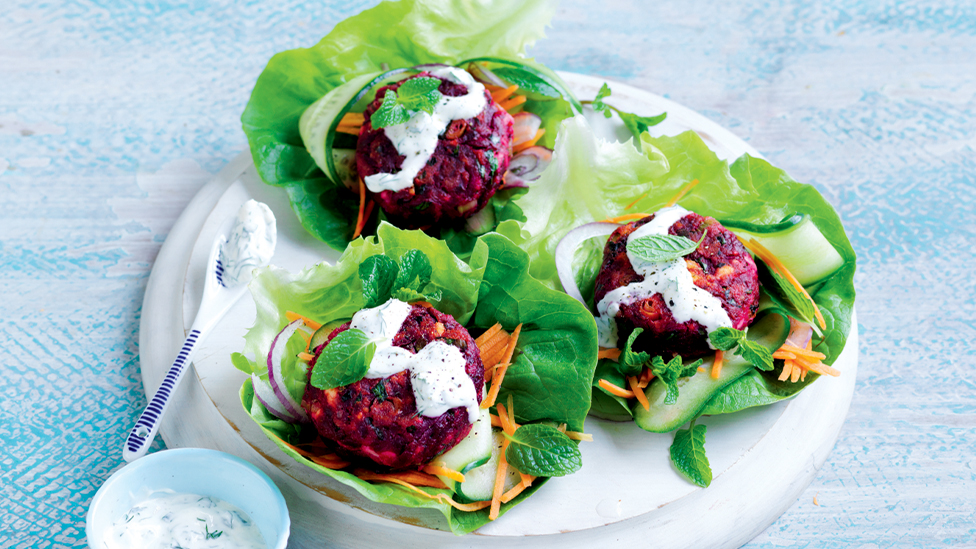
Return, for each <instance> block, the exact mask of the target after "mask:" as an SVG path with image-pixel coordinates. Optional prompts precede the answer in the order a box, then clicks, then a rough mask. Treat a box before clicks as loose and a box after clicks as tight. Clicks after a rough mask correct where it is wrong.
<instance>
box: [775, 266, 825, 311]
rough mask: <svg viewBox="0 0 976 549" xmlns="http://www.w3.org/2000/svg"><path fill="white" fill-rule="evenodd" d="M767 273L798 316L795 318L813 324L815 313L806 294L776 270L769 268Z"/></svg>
mask: <svg viewBox="0 0 976 549" xmlns="http://www.w3.org/2000/svg"><path fill="white" fill-rule="evenodd" d="M769 274H770V275H772V277H773V280H775V281H776V286H777V287H778V288H779V291H780V292H781V293H782V295H783V297H785V298H786V300H787V301H788V302H789V306H790V307H792V308H793V309H794V312H796V313H797V315H798V316H799V318H798V319H797V320H802V321H804V322H806V323H807V324H813V323H814V322H813V317H814V315H815V314H816V313H814V311H813V303H811V302H810V300H809V299H807V296H805V295H803V294H802V293H800V291H799V290H797V289H796V288H795V287H794V286H793V285H792V284H790V281H789V280H786V278H785V277H783V276H782V275H780V274H779V273H777V272H776V271H774V270H772V269H769Z"/></svg>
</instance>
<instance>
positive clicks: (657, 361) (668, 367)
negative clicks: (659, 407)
mask: <svg viewBox="0 0 976 549" xmlns="http://www.w3.org/2000/svg"><path fill="white" fill-rule="evenodd" d="M701 364H702V360H701V359H700V358H699V359H698V360H696V361H694V362H692V363H690V364H688V365H685V364H684V363H683V362H682V360H681V357H680V356H677V355H676V356H675V357H674V358H672V359H671V360H670V361H668V362H664V359H663V358H661V357H660V356H656V357H654V358H653V359H651V372H653V373H654V376H655V377H657V378H658V379H660V380H661V381H662V382H663V383H664V384H665V385H667V387H668V393H667V394H666V395H665V396H664V403H665V404H674V403H676V402H678V380H679V379H681V378H683V377H688V376H691V375H694V374H695V373H696V372H697V371H698V367H699V366H701Z"/></svg>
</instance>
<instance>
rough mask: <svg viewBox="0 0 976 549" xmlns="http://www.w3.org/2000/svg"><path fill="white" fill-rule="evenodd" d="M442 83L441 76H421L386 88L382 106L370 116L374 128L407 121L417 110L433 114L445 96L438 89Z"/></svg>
mask: <svg viewBox="0 0 976 549" xmlns="http://www.w3.org/2000/svg"><path fill="white" fill-rule="evenodd" d="M440 85H441V79H440V78H434V77H432V76H420V77H417V78H411V79H409V80H406V81H404V82H403V84H400V87H399V88H397V90H386V94H385V95H384V96H383V103H381V104H380V108H378V109H376V111H375V112H374V113H373V115H372V116H370V118H369V122H370V124H372V125H373V127H374V128H385V127H387V126H393V125H395V124H403V123H405V122H407V121H408V120H410V116H411V114H412V113H415V112H420V111H424V112H427V113H431V114H432V113H433V112H434V107H436V106H437V103H438V101H440V100H441V97H443V96H442V95H441V92H439V91H437V88H438V87H439V86H440Z"/></svg>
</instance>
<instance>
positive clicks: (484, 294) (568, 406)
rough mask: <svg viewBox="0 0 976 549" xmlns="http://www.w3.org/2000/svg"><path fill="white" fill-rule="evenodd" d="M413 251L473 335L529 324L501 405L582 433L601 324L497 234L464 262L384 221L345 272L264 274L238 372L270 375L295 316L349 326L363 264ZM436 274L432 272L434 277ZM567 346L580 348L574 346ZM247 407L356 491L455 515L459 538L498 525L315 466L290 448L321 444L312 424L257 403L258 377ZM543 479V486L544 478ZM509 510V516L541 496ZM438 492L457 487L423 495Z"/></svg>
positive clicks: (298, 390) (276, 437) (290, 382)
mask: <svg viewBox="0 0 976 549" xmlns="http://www.w3.org/2000/svg"><path fill="white" fill-rule="evenodd" d="M412 250H419V251H421V252H423V253H424V254H425V255H426V257H427V258H428V259H429V261H430V264H431V267H432V268H431V273H430V284H429V285H428V286H427V290H433V291H434V292H432V293H438V292H439V294H440V298H439V299H438V300H437V301H435V302H432V304H433V305H434V307H436V308H437V309H438V310H440V311H442V312H447V313H449V314H451V315H453V316H454V317H455V318H456V319H457V320H458V321H459V322H460V323H462V324H464V325H465V326H467V328H468V329H469V330H470V331H471V332H472V335H475V336H476V335H478V334H479V333H480V332H481V331H483V330H484V329H487V328H488V327H490V326H492V325H494V324H495V323H496V322H500V323H501V324H502V325H503V327H504V328H505V329H506V330H509V331H511V330H513V329H514V328H515V327H516V326H517V325H519V324H522V331H521V335H520V337H519V342H518V345H517V347H516V353H515V360H514V363H513V364H512V365H511V366H510V367H509V370H508V373H507V374H506V376H505V381H504V384H503V385H502V387H501V392H500V397H499V398H500V399H503V400H504V399H507V396H508V395H510V394H511V395H513V397H514V402H515V410H516V413H517V417H518V419H519V421H520V422H523V423H528V422H533V421H542V420H546V421H551V422H555V423H566V424H567V425H568V426H569V428H570V429H572V430H582V428H583V420H584V418H585V416H586V413H587V411H588V410H589V408H590V381H591V379H592V378H593V369H594V367H595V365H596V354H597V336H596V326H595V324H594V323H593V319H592V317H591V315H590V314H589V312H588V311H587V310H586V308H585V307H584V306H583V305H582V304H580V303H579V302H577V301H576V300H574V299H572V298H570V297H569V296H567V295H566V294H564V293H562V292H560V291H556V290H553V289H550V288H547V287H545V286H544V285H542V284H541V283H540V282H538V281H536V280H534V279H533V278H532V277H531V276H530V275H529V274H528V266H529V259H528V256H527V254H526V253H525V252H523V251H522V250H520V249H519V248H518V247H517V246H515V245H514V244H513V243H512V242H510V241H509V240H508V239H506V238H505V237H503V236H501V235H499V234H496V233H488V234H486V235H484V236H482V237H480V238H479V239H478V240H477V241H476V242H475V244H474V245H473V247H472V251H471V253H470V256H469V257H468V259H467V260H461V259H459V258H458V257H457V256H456V255H454V254H453V253H452V252H451V251H450V250H449V249H448V247H447V245H446V244H445V243H444V242H443V241H441V240H438V239H436V238H433V237H431V236H428V235H426V234H424V233H423V232H421V231H407V230H401V229H398V228H396V227H394V226H392V225H389V224H381V225H380V226H379V228H378V229H377V234H376V236H374V237H368V238H365V239H363V238H359V239H356V240H355V241H353V242H352V243H351V244H350V246H349V248H348V249H347V250H346V252H345V253H344V254H343V255H342V256H341V257H340V259H339V260H338V261H337V263H336V264H335V265H328V264H324V263H323V264H320V265H316V266H313V267H310V268H308V269H305V270H304V271H302V272H300V273H295V274H292V273H289V272H287V271H285V270H283V269H278V268H274V267H268V268H265V269H260V270H258V271H256V273H255V276H254V280H253V281H252V282H251V284H250V286H249V289H250V291H251V294H252V296H253V297H254V301H255V304H256V306H257V316H256V320H255V324H254V326H253V327H252V328H251V329H250V330H249V331H248V333H247V334H246V335H245V345H244V351H243V353H237V354H235V355H234V357H233V363H234V365H235V366H236V367H237V368H238V369H240V370H242V371H244V372H246V373H252V372H253V373H257V374H259V375H260V374H261V373H263V372H266V370H267V367H266V366H265V361H264V358H265V357H267V352H268V349H269V347H270V343H271V340H272V339H273V338H274V337H275V335H276V334H277V333H278V332H279V331H280V330H281V329H282V328H283V327H284V326H285V325H286V324H287V323H288V319H287V318H286V317H285V313H286V311H293V312H296V313H298V314H301V315H303V316H306V317H308V318H311V319H313V320H316V321H318V322H321V323H323V324H326V323H329V322H334V321H343V320H347V319H349V318H351V317H352V315H353V314H354V313H355V312H356V311H358V310H359V309H361V308H362V307H363V304H364V302H363V295H362V294H363V292H362V284H361V282H360V279H359V265H360V264H362V263H363V261H365V260H366V259H367V258H369V257H372V256H374V255H383V256H385V257H388V258H390V259H393V260H395V261H398V262H401V263H402V261H401V260H402V259H404V258H409V257H410V255H409V254H411V253H415V252H412ZM424 272H425V273H426V270H424ZM295 342H297V346H295V347H294V348H293V347H292V343H293V342H292V341H289V347H288V353H286V357H285V358H284V360H283V364H282V371H283V375H284V376H285V377H286V379H285V380H284V381H285V384H286V386H287V387H288V388H289V392H291V394H292V396H294V397H295V398H296V399H298V400H301V397H302V395H303V394H304V387H305V384H306V382H307V366H306V365H305V363H304V362H302V361H300V360H299V359H298V358H297V356H296V355H297V354H298V351H300V350H303V349H304V341H303V340H301V338H300V336H296V338H295ZM563 342H570V344H569V345H565V344H563ZM241 403H242V405H243V406H244V409H245V410H246V411H247V412H248V413H249V414H250V416H251V417H252V418H253V419H254V421H255V422H256V423H258V425H260V426H261V428H262V429H263V431H264V432H265V434H266V435H267V436H268V437H269V438H270V439H271V440H273V441H274V442H275V443H276V444H277V445H278V446H279V447H280V448H281V449H282V450H283V451H284V452H285V453H287V454H288V455H290V456H291V457H293V458H294V459H296V460H298V461H300V462H301V463H303V464H305V465H307V466H309V467H312V468H313V469H315V470H317V471H319V472H321V473H322V474H325V475H328V476H330V477H332V478H334V479H336V480H338V481H339V482H342V483H344V484H346V485H348V486H351V487H353V488H354V489H355V490H357V491H358V492H359V493H360V494H362V495H363V496H364V497H366V498H369V499H370V500H372V501H376V502H381V503H389V504H394V505H403V506H407V507H423V508H434V509H437V510H439V511H440V512H442V513H443V514H444V516H445V517H446V518H447V520H448V522H449V524H450V527H451V529H452V530H453V531H454V532H455V533H458V534H461V533H466V532H470V531H472V530H475V529H477V528H479V527H480V526H483V525H484V524H486V523H487V522H488V517H487V515H488V512H487V510H485V511H484V512H480V511H479V512H475V513H462V512H458V511H456V510H454V509H453V508H452V507H450V506H449V505H447V504H444V503H442V502H440V501H438V500H433V499H429V498H426V497H424V496H421V495H419V494H417V493H415V492H412V491H410V490H408V489H406V488H402V487H400V486H396V485H393V484H370V483H368V482H365V481H362V480H360V479H358V478H357V477H355V476H353V475H351V474H349V473H347V472H344V471H334V470H330V469H326V468H324V467H321V466H318V465H315V464H314V463H312V462H310V461H309V460H307V459H305V458H304V457H302V456H300V455H299V454H298V453H297V452H296V451H295V450H294V449H293V448H291V447H290V446H289V445H290V444H296V443H300V442H303V441H307V440H309V439H311V438H314V437H315V435H316V433H315V429H314V427H312V426H310V425H305V426H296V425H292V424H289V423H286V422H284V421H281V420H280V419H278V418H276V417H274V416H272V415H271V414H269V413H268V411H267V410H266V409H265V408H264V407H263V406H262V405H261V403H260V402H258V401H257V400H256V399H255V398H254V396H253V387H252V386H251V380H250V379H247V380H246V381H245V383H244V386H243V387H242V389H241ZM540 480H543V479H540ZM536 489H537V484H533V486H532V488H531V489H530V490H527V491H526V492H525V493H523V495H522V496H520V497H519V498H516V499H515V500H513V501H512V502H510V503H508V504H505V505H504V506H503V512H504V511H505V510H507V509H509V508H511V507H512V506H513V505H515V504H517V503H518V502H519V501H522V499H524V497H527V496H528V495H529V494H531V493H532V492H533V491H534V490H536ZM423 490H424V491H425V492H427V493H429V494H436V493H449V492H448V491H447V490H437V489H433V488H423Z"/></svg>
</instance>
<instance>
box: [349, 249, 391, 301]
mask: <svg viewBox="0 0 976 549" xmlns="http://www.w3.org/2000/svg"><path fill="white" fill-rule="evenodd" d="M399 272H400V267H398V266H397V264H396V262H395V261H393V260H392V259H390V258H389V257H387V256H385V255H374V256H370V257H367V258H366V259H365V260H363V262H362V263H361V264H360V265H359V280H361V281H362V283H363V300H364V301H365V304H364V307H365V308H367V309H369V308H372V307H378V306H380V305H382V304H383V303H386V302H387V301H388V300H389V299H390V296H391V295H392V294H393V289H394V287H395V286H394V284H395V282H396V280H397V276H398V274H399Z"/></svg>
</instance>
